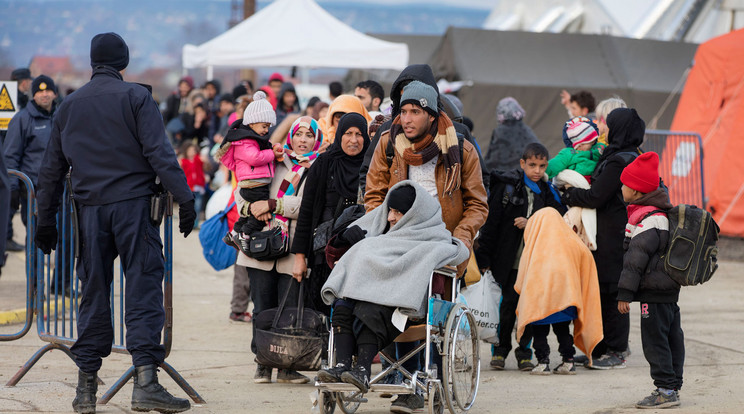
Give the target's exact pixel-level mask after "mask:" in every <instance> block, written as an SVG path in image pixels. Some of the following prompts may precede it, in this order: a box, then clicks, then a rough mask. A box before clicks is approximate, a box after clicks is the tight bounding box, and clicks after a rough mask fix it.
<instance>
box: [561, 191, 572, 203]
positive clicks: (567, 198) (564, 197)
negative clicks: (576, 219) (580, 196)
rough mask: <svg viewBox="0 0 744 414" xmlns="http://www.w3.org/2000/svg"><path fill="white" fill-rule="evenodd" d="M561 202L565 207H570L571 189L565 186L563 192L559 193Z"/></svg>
mask: <svg viewBox="0 0 744 414" xmlns="http://www.w3.org/2000/svg"><path fill="white" fill-rule="evenodd" d="M561 203H563V205H564V206H566V207H571V204H572V203H571V189H570V188H566V189H564V190H563V194H561Z"/></svg>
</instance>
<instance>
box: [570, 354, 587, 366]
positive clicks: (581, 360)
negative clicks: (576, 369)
mask: <svg viewBox="0 0 744 414" xmlns="http://www.w3.org/2000/svg"><path fill="white" fill-rule="evenodd" d="M573 360H574V364H576V365H586V364H588V363H589V357H588V356H586V355H577V356H575V357H574V359H573Z"/></svg>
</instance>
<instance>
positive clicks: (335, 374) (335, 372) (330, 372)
mask: <svg viewBox="0 0 744 414" xmlns="http://www.w3.org/2000/svg"><path fill="white" fill-rule="evenodd" d="M348 370H349V368H347V367H346V365H344V364H342V363H340V362H339V363H338V364H336V366H335V367H333V368H326V369H321V370H320V371H318V381H320V382H341V374H343V373H344V372H346V371H348Z"/></svg>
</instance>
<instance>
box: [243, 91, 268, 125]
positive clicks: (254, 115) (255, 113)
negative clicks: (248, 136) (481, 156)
mask: <svg viewBox="0 0 744 414" xmlns="http://www.w3.org/2000/svg"><path fill="white" fill-rule="evenodd" d="M261 122H266V123H268V124H271V125H274V124H276V112H274V108H273V107H272V106H271V103H270V102H269V101H267V100H266V93H264V91H258V92H256V93H254V94H253V102H251V103H250V104H248V107H246V108H245V112H243V125H250V124H258V123H261Z"/></svg>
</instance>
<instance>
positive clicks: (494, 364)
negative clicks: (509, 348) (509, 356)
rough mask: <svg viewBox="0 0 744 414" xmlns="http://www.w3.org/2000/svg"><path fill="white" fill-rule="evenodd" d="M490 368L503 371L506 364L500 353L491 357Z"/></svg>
mask: <svg viewBox="0 0 744 414" xmlns="http://www.w3.org/2000/svg"><path fill="white" fill-rule="evenodd" d="M490 365H491V369H495V370H497V371H503V370H504V367H505V366H506V359H505V358H504V357H502V356H501V355H494V356H492V357H491V364H490Z"/></svg>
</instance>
